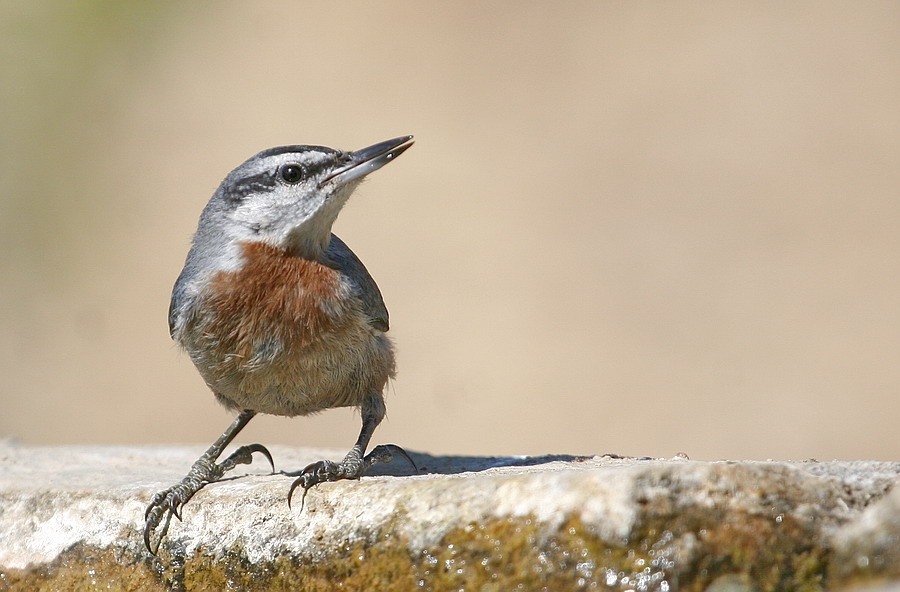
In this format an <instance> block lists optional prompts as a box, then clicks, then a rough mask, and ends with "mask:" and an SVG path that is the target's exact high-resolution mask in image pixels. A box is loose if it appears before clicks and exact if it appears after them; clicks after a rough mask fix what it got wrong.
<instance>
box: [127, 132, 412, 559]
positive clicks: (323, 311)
mask: <svg viewBox="0 0 900 592" xmlns="http://www.w3.org/2000/svg"><path fill="white" fill-rule="evenodd" d="M412 145H413V136H409V135H408V136H401V137H398V138H394V139H391V140H386V141H384V142H380V143H377V144H374V145H372V146H369V147H367V148H362V149H360V150H355V151H342V150H336V149H333V148H328V147H325V146H315V145H291V146H280V147H276V148H270V149H268V150H264V151H262V152H260V153H258V154H256V155H255V156H253V157H251V158H250V159H248V160H246V161H245V162H244V163H243V164H241V165H240V166H238V167H237V168H235V169H234V170H233V171H231V173H229V174H228V175H227V176H226V177H225V179H224V180H223V181H222V183H221V185H220V186H219V187H218V189H217V190H216V192H215V193H214V194H213V196H212V198H211V199H210V200H209V203H208V204H207V205H206V207H205V208H204V209H203V212H202V214H201V215H200V220H199V223H198V225H197V230H196V232H195V233H194V236H193V240H192V243H191V247H190V249H189V251H188V254H187V258H186V260H185V264H184V268H183V270H182V271H181V274H180V275H179V276H178V279H177V280H176V282H175V286H174V288H173V289H172V298H171V302H170V306H169V319H168V320H169V333H170V335H171V337H172V339H174V340H175V341H176V342H177V343H178V344H179V345H180V346H181V347H182V348H183V349H184V350H185V351H186V352H187V354H188V356H189V357H190V359H191V360H192V361H193V363H194V365H195V366H196V368H197V370H198V371H199V372H200V375H201V376H202V377H203V379H204V381H205V382H206V384H207V386H209V388H210V390H211V391H212V392H213V394H214V395H215V398H216V399H217V400H218V401H219V402H220V403H221V404H222V405H224V406H225V407H226V408H228V409H229V410H232V411H235V412H237V416H236V418H235V419H234V421H233V422H232V423H231V424H230V425H229V426H228V428H227V429H226V430H225V432H224V433H223V434H222V435H221V436H220V437H219V438H218V439H217V440H216V441H215V442H214V443H213V444H212V445H211V446H210V447H209V448H208V449H207V450H206V452H204V453H203V455H201V456H200V458H199V459H197V461H196V462H194V464H193V465H192V466H191V469H190V471H189V472H188V474H187V475H186V476H185V477H184V478H183V479H182V480H181V481H180V482H178V483H176V484H175V485H173V486H171V487H168V488H166V489H164V490H162V491H160V492H158V493H156V495H154V496H153V498H152V499H151V500H150V503H149V505H148V506H147V509H146V512H145V514H144V520H145V524H144V543H145V545H146V547H147V550H148V551H150V553H152V554H156V552H157V551H158V549H159V545H160V544H161V543H162V540H163V538H164V537H165V536H166V534H167V532H168V528H169V524H170V522H171V519H172V516H175V517H176V518H178V519H179V520H181V519H182V509H183V507H184V505H185V504H186V503H187V502H188V501H189V500H190V499H191V497H192V496H193V495H194V494H196V493H197V492H198V491H199V490H200V489H202V488H203V487H204V486H205V485H207V484H209V483H213V482H215V481H218V480H219V479H221V478H222V476H223V475H224V474H225V473H226V472H228V471H230V470H231V469H233V468H234V467H235V466H237V465H239V464H249V463H250V462H252V458H253V454H254V453H258V454H261V455H263V456H264V457H265V458H266V459H267V460H268V462H269V464H270V465H271V466H272V470H273V472H274V469H275V465H274V462H273V460H272V455H271V454H270V453H269V451H268V450H267V449H266V448H265V446H263V445H261V444H249V445H245V446H241V447H239V448H238V449H237V450H235V451H234V452H233V453H232V454H231V455H229V456H228V457H226V458H225V459H224V460H222V461H220V460H219V459H220V457H221V456H222V455H223V452H224V450H225V448H226V447H228V445H229V444H230V443H231V442H232V440H233V439H234V438H235V436H237V434H238V432H240V431H241V429H243V428H244V426H246V425H247V423H248V422H249V421H250V420H251V419H252V418H253V417H254V416H255V415H256V414H258V413H263V414H272V415H280V416H288V417H294V416H304V415H309V414H312V413H316V412H318V411H322V410H325V409H330V408H336V407H357V408H358V409H359V410H360V416H361V418H362V428H361V430H360V432H359V437H358V438H357V440H356V443H355V444H354V445H353V447H352V448H351V449H350V451H349V452H348V453H347V455H346V456H345V457H344V459H343V460H341V461H340V462H334V461H330V460H321V461H318V462H315V463H312V464H310V465H309V466H307V467H306V468H304V469H303V470H302V471H301V472H300V473H299V476H298V477H297V478H296V479H295V480H294V482H293V483H292V484H291V486H290V489H289V490H288V495H287V498H288V505H290V500H291V496H292V495H293V493H294V490H295V489H296V488H298V487H302V488H303V490H304V491H303V495H304V499H305V496H306V494H307V492H308V491H309V489H310V488H311V487H313V486H315V485H317V484H319V483H323V482H326V481H338V480H342V479H359V478H360V477H361V476H362V475H363V473H364V472H365V471H366V469H367V468H369V467H370V466H372V465H373V464H376V463H380V462H390V461H391V460H392V459H393V457H394V455H395V454H399V455H401V456H403V457H405V458H406V459H407V460H408V461H409V462H410V463H411V464H412V465H413V467H415V463H413V462H412V460H411V459H410V458H409V455H408V454H406V452H405V451H404V450H403V449H402V448H400V447H399V446H396V445H393V444H383V445H379V446H376V447H375V448H373V449H372V451H371V452H369V453H368V454H366V449H367V448H368V446H369V442H370V440H371V438H372V434H373V432H374V431H375V428H376V427H378V425H379V423H381V420H382V419H383V417H384V415H385V403H384V389H385V386H386V384H387V382H388V380H389V379H391V378H393V377H394V376H395V372H396V363H395V356H394V348H393V345H392V342H391V340H390V339H389V337H388V336H387V335H386V333H387V332H388V329H389V322H388V311H387V308H386V307H385V304H384V299H383V298H382V295H381V291H380V290H379V289H378V285H377V284H376V283H375V280H374V279H372V276H371V275H370V274H369V272H368V271H367V270H366V267H365V266H364V265H363V263H362V261H360V259H359V258H358V257H357V256H356V254H354V253H353V251H352V250H350V247H348V246H347V244H346V243H345V242H344V241H342V240H341V239H340V238H338V237H337V236H336V235H334V234H333V233H332V226H333V224H334V222H335V220H336V219H337V216H338V214H339V213H340V212H341V209H342V208H343V206H344V204H346V203H347V200H348V199H349V198H350V195H351V194H352V193H353V191H354V190H355V189H356V187H357V186H358V185H359V184H360V183H361V182H362V181H363V179H365V178H366V176H367V175H369V174H370V173H372V172H374V171H376V170H378V169H380V168H382V167H383V166H385V165H386V164H388V163H390V162H392V161H394V160H395V159H396V158H397V157H398V156H400V155H401V154H402V153H403V152H405V151H406V150H407V149H408V148H409V147H410V146H412ZM157 533H158V536H156V537H155V538H157V542H156V545H152V544H151V538H154V535H156V534H157Z"/></svg>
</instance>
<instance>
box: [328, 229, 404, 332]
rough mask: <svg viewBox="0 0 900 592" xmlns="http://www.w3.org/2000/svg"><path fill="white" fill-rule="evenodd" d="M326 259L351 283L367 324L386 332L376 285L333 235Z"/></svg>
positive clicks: (384, 311) (380, 299)
mask: <svg viewBox="0 0 900 592" xmlns="http://www.w3.org/2000/svg"><path fill="white" fill-rule="evenodd" d="M328 258H329V259H330V260H331V261H332V262H333V263H334V268H335V269H337V270H338V271H341V272H343V273H344V275H346V276H347V277H348V278H349V279H350V280H351V281H352V282H353V284H354V287H355V288H356V290H357V296H358V297H359V299H360V300H362V302H363V310H364V311H365V312H366V314H367V315H368V316H369V324H370V325H372V326H373V327H375V328H376V329H378V330H379V331H387V330H388V328H389V323H388V311H387V307H385V305H384V299H383V298H382V297H381V291H380V290H379V289H378V284H376V283H375V280H373V279H372V276H371V275H369V271H368V270H367V269H366V266H365V265H363V263H362V261H360V260H359V257H357V256H356V255H355V254H354V253H353V251H351V250H350V247H348V246H347V244H346V243H344V241H342V240H341V239H340V238H338V237H337V236H335V235H334V234H332V235H331V242H330V243H329V244H328Z"/></svg>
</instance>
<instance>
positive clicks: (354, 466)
mask: <svg viewBox="0 0 900 592" xmlns="http://www.w3.org/2000/svg"><path fill="white" fill-rule="evenodd" d="M361 415H362V430H360V432H359V438H357V439H356V444H354V445H353V448H351V449H350V452H348V453H347V456H345V457H344V460H342V461H341V462H339V463H336V462H334V461H330V460H320V461H318V462H314V463H312V464H311V465H309V466H307V467H306V468H305V469H303V471H301V473H300V476H299V477H297V479H296V480H295V481H294V482H293V483H292V484H291V488H290V490H288V507H290V505H291V496H293V495H294V490H295V489H297V488H298V487H302V488H303V499H304V500H305V499H306V494H307V492H308V491H309V489H310V488H311V487H313V486H315V485H318V484H319V483H324V482H325V481H340V480H341V479H359V478H360V477H362V475H363V473H365V472H366V469H368V468H369V467H371V466H372V465H374V464H377V463H387V462H391V460H393V458H394V454H399V455H401V456H403V457H404V458H405V459H406V460H407V461H409V463H410V464H411V465H412V466H413V467H414V468H415V466H416V463H414V462H413V460H412V459H411V458H410V457H409V455H408V454H406V451H405V450H403V449H402V448H400V447H399V446H396V445H394V444H382V445H380V446H376V447H375V448H373V449H372V452H370V453H369V454H366V448H367V447H368V446H369V440H371V439H372V434H373V433H374V432H375V428H377V427H378V424H380V423H381V420H382V419H384V397H383V396H382V394H381V393H372V394H370V395H369V396H368V397H366V398H365V400H364V401H363V404H362V409H361ZM301 509H302V503H301Z"/></svg>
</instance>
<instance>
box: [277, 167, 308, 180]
mask: <svg viewBox="0 0 900 592" xmlns="http://www.w3.org/2000/svg"><path fill="white" fill-rule="evenodd" d="M279 175H280V176H281V180H282V181H284V182H285V183H290V184H292V185H293V184H294V183H299V182H300V181H301V180H302V179H303V167H301V166H300V165H299V164H286V165H284V166H283V167H281V171H280V173H279Z"/></svg>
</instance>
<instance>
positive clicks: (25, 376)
mask: <svg viewBox="0 0 900 592" xmlns="http://www.w3.org/2000/svg"><path fill="white" fill-rule="evenodd" d="M0 23H2V24H0V28H2V29H0V59H2V63H0V75H2V85H0V93H2V94H0V102H2V105H3V108H2V110H0V125H2V129H0V134H2V135H0V142H2V144H0V179H2V193H0V241H2V251H3V256H2V258H0V266H2V267H0V273H2V280H0V282H2V284H0V286H2V287H0V306H2V314H0V347H2V349H0V397H2V408H0V437H14V438H18V439H21V440H22V441H24V442H26V443H33V444H57V443H106V442H114V443H173V442H188V443H197V444H198V445H199V446H198V449H199V448H201V447H205V446H206V445H207V444H208V443H209V442H211V441H212V440H213V439H214V438H215V437H216V436H218V435H219V433H220V432H221V431H222V429H224V427H225V426H226V425H227V423H228V422H229V421H230V415H229V414H228V413H227V412H226V411H225V410H223V409H221V408H219V407H218V406H217V404H216V403H215V401H214V399H213V397H212V395H211V394H210V393H209V392H208V390H207V388H206V387H205V385H204V384H203V382H202V380H201V379H200V377H199V375H198V374H197V373H196V371H195V370H194V368H193V366H192V364H191V362H190V360H188V358H187V357H186V356H185V355H183V354H181V353H180V352H179V351H178V350H177V349H176V347H175V346H174V345H173V343H172V342H171V341H170V340H169V336H168V333H167V327H166V311H167V307H168V300H169V292H170V289H171V286H172V283H173V282H174V280H175V278H176V276H177V275H178V273H179V271H180V269H181V265H182V262H183V260H184V256H185V254H186V252H187V247H188V244H189V240H190V236H191V233H192V232H193V230H194V228H195V225H196V221H197V216H198V215H199V213H200V210H201V209H202V208H203V206H204V204H205V203H206V201H207V199H208V198H209V196H210V195H211V194H212V192H213V191H214V190H215V188H216V186H217V185H218V184H219V182H220V181H221V179H222V178H223V177H224V175H225V174H226V173H227V172H228V171H229V170H231V168H233V167H234V166H236V165H237V164H239V163H240V162H241V161H243V160H244V159H245V158H247V157H249V156H250V155H252V154H254V153H255V152H257V151H258V150H261V149H264V148H267V147H270V146H275V145H280V144H289V143H316V144H325V145H330V146H335V147H341V148H347V149H354V148H359V147H362V146H365V145H368V144H371V143H374V142H376V141H380V140H384V139H387V138H391V137H394V136H398V135H401V134H407V133H411V134H415V136H416V145H415V147H414V148H413V149H412V150H410V151H409V152H407V153H406V154H405V155H404V156H403V158H402V159H400V160H399V161H398V162H397V164H394V165H391V166H390V167H388V168H386V169H384V170H383V171H381V172H379V173H378V174H377V175H374V176H373V177H372V178H371V179H370V180H369V181H368V182H367V183H366V184H365V185H364V186H363V187H362V188H361V189H360V190H359V191H358V192H357V194H356V195H355V197H354V199H353V200H351V202H350V204H349V205H348V207H347V209H346V210H345V211H344V212H343V214H342V215H341V218H340V219H339V220H338V223H337V227H336V232H337V233H338V234H340V235H341V236H342V237H343V238H344V239H345V240H346V241H347V242H348V243H349V244H350V245H351V246H352V247H353V248H354V250H355V251H356V252H357V253H358V254H359V255H360V256H361V258H362V259H363V260H364V261H365V263H366V265H367V266H368V267H369V269H370V271H371V272H372V274H373V275H374V276H375V278H376V279H377V280H378V282H379V284H380V286H381V289H382V291H383V292H384V295H385V299H386V301H387V304H388V307H389V308H390V311H391V324H392V334H393V337H394V339H395V341H396V343H397V347H398V351H399V355H400V374H399V377H398V379H397V380H396V381H395V382H394V383H393V384H392V386H391V388H390V392H389V393H388V418H387V420H386V421H385V423H384V424H383V425H382V427H381V428H380V429H379V431H378V432H377V433H376V435H375V439H374V442H375V443H382V442H394V443H397V444H401V445H403V446H404V447H407V448H409V449H413V450H423V451H429V452H433V453H464V454H535V453H545V452H556V453H584V454H592V453H607V452H609V453H619V454H627V455H638V456H643V455H652V456H672V455H674V454H676V453H678V452H685V453H687V454H688V455H690V456H691V457H692V458H699V459H720V458H730V459H737V458H747V459H765V458H794V459H800V458H810V457H815V458H818V459H831V458H842V459H850V458H863V457H865V458H874V459H895V458H896V457H897V455H898V449H900V448H898V446H900V438H898V436H897V431H898V430H897V425H898V421H900V396H898V393H900V196H898V188H900V27H898V26H897V25H898V23H900V5H898V4H897V3H896V2H866V3H855V2H794V3H782V2H768V3H767V2H755V3H720V2H708V3H640V4H632V3H600V2H594V1H585V2H565V3H561V2H553V3H550V2H520V1H515V2H513V1H508V2H495V3H482V2H447V3H440V4H438V3H420V2H413V1H410V2H386V3H364V2H357V3H347V4H345V3H340V4H333V5H332V4H330V3H321V2H315V3H314V2H308V3H297V2H256V3H247V2H236V1H235V2H205V3H194V4H191V5H190V6H183V5H181V4H180V3H176V2H160V3H119V2H111V1H105V2H101V1H92V2H87V1H86V2H52V1H44V2H33V3H25V2H21V3H14V2H7V3H3V4H2V5H0ZM358 428H359V420H358V417H357V416H356V415H355V414H354V412H353V411H351V410H337V411H328V412H325V413H323V414H320V415H318V416H316V417H312V418H295V419H284V418H273V417H260V418H258V419H255V420H254V422H253V423H251V424H250V426H249V427H248V428H247V430H246V431H245V433H244V434H243V435H242V436H241V437H240V440H241V441H242V442H250V441H257V440H258V441H261V442H264V443H268V444H274V443H285V444H294V445H308V446H328V447H338V448H349V446H350V445H351V444H352V442H353V441H354V440H355V438H356V435H357V431H358Z"/></svg>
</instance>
